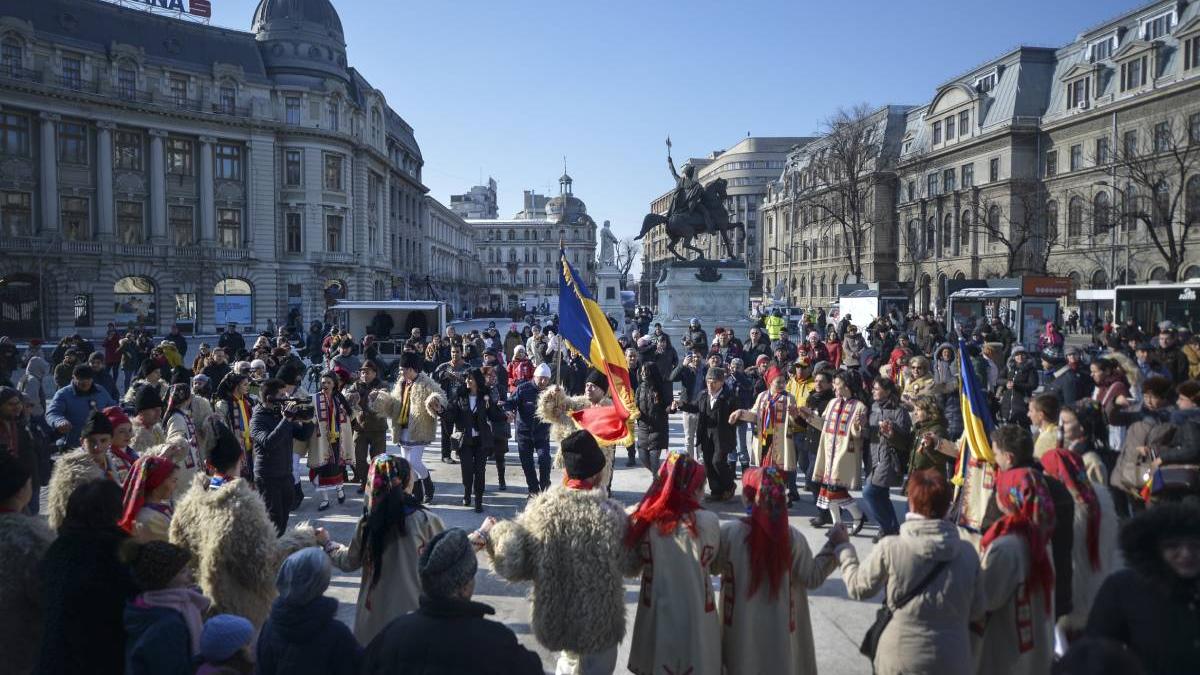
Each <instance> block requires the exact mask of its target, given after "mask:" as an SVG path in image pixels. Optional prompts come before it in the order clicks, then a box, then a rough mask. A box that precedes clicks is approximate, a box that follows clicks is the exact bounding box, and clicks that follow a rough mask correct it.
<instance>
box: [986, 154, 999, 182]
mask: <svg viewBox="0 0 1200 675" xmlns="http://www.w3.org/2000/svg"><path fill="white" fill-rule="evenodd" d="M998 180H1000V158H999V157H993V158H992V159H991V161H989V162H988V182H990V183H995V182H996V181H998Z"/></svg>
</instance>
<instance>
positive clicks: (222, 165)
mask: <svg viewBox="0 0 1200 675" xmlns="http://www.w3.org/2000/svg"><path fill="white" fill-rule="evenodd" d="M213 151H214V152H215V153H216V157H217V162H216V164H217V166H216V174H217V178H220V179H223V180H241V179H242V146H240V145H233V144H230V143H217V144H216V146H215V147H214V148H213Z"/></svg>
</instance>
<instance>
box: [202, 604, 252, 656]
mask: <svg viewBox="0 0 1200 675" xmlns="http://www.w3.org/2000/svg"><path fill="white" fill-rule="evenodd" d="M253 637H254V624H252V623H250V620H249V619H245V618H242V617H240V616H235V615H233V614H218V615H216V616H214V617H212V618H211V619H209V620H208V621H205V622H204V630H202V631H201V632H200V651H199V652H198V653H197V656H199V657H200V658H202V659H204V660H205V661H207V662H209V663H221V662H222V661H228V660H229V659H230V658H232V657H233V655H234V654H236V653H237V651H238V650H239V649H241V648H242V647H246V646H248V645H249V644H250V640H251V638H253Z"/></svg>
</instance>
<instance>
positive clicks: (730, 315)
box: [652, 261, 754, 357]
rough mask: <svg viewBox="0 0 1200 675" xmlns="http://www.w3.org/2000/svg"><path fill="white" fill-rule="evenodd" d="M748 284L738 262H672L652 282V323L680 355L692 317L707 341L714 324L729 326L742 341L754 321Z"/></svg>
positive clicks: (747, 273)
mask: <svg viewBox="0 0 1200 675" xmlns="http://www.w3.org/2000/svg"><path fill="white" fill-rule="evenodd" d="M750 286H751V284H750V273H749V270H747V269H746V264H745V263H742V262H709V261H700V262H697V261H687V262H681V261H676V262H672V263H670V264H669V265H668V266H667V267H666V268H665V269H664V270H663V272H662V275H661V276H660V277H659V278H658V282H657V283H656V284H655V287H656V288H657V289H658V315H657V316H655V317H654V322H655V323H661V324H662V326H663V331H665V332H666V333H667V335H670V336H671V343H672V345H674V347H675V349H676V350H677V351H679V354H680V357H682V356H683V352H684V347H683V340H682V338H683V336H684V335H686V334H687V330H688V322H689V321H690V320H691V319H693V318H695V319H699V320H700V325H701V327H702V328H704V332H705V333H707V334H708V338H709V340H710V341H711V340H712V338H713V329H715V328H716V327H717V326H722V327H724V328H726V329H731V330H733V332H734V335H736V336H737V337H738V338H739V339H741V340H745V339H746V336H748V335H749V334H750V327H751V326H752V325H753V323H754V322H753V321H751V319H750ZM652 325H653V324H652ZM707 347H708V345H705V348H706V349H707Z"/></svg>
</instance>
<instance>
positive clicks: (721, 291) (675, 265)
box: [636, 137, 753, 349]
mask: <svg viewBox="0 0 1200 675" xmlns="http://www.w3.org/2000/svg"><path fill="white" fill-rule="evenodd" d="M667 168H669V169H670V171H671V177H672V178H674V179H675V192H674V194H673V195H672V197H671V204H670V208H669V209H668V211H667V214H666V215H662V214H657V213H650V214H647V215H646V217H645V218H644V219H642V231H641V233H640V234H638V236H637V237H636V239H641V238H642V237H645V236H646V235H647V234H648V233H649V232H650V231H651V230H653V229H654V228H655V227H658V226H660V225H661V226H663V228H664V229H665V230H666V234H667V238H668V241H667V249H668V250H669V251H671V253H672V254H673V255H674V256H675V260H674V261H673V262H671V263H668V264H667V266H666V267H665V268H664V269H663V271H662V274H661V275H660V276H659V278H658V281H657V282H656V283H655V287H656V288H657V289H658V314H657V315H656V316H655V317H654V322H657V323H661V324H662V325H663V330H664V331H666V332H667V334H668V335H670V336H671V340H672V341H673V342H674V344H675V348H676V349H680V348H681V344H682V343H681V340H680V338H681V337H682V336H683V335H684V333H685V332H686V330H687V326H688V322H689V321H690V320H691V319H693V318H694V319H699V320H700V323H701V325H702V326H703V327H704V329H705V331H706V332H707V333H708V334H709V335H710V336H711V335H712V334H713V328H715V327H717V326H723V327H725V328H730V329H732V330H733V331H734V332H735V334H736V335H737V336H738V337H743V338H744V337H745V336H746V335H747V334H748V333H749V330H750V326H751V325H752V323H753V322H752V321H751V319H750V286H751V283H750V273H749V270H748V269H747V268H746V263H745V262H743V261H740V260H737V259H736V258H735V256H734V253H733V243H732V241H731V240H730V237H729V233H730V232H731V231H734V230H742V232H743V235H744V233H745V226H744V225H743V224H742V223H735V222H732V221H730V220H729V212H728V211H727V210H726V207H725V200H726V196H727V195H726V188H727V183H726V181H725V179H724V178H718V179H716V180H714V181H712V182H711V183H709V184H708V185H701V184H700V182H699V181H698V180H697V179H696V176H695V169H694V167H692V166H690V165H689V166H685V167H684V170H683V175H682V176H681V175H680V174H679V172H677V171H676V170H675V162H674V161H673V160H672V159H671V139H670V138H669V137H668V138H667ZM701 234H710V235H718V236H720V237H721V242H722V244H723V245H724V248H725V254H726V258H725V259H724V260H720V261H716V260H709V259H707V258H706V257H705V256H704V251H702V250H701V249H699V248H697V247H695V246H693V245H692V240H693V239H694V238H695V237H696V236H697V235H701ZM680 242H682V243H683V248H684V249H686V250H689V251H693V252H694V253H695V254H696V258H695V259H691V260H689V259H688V258H686V257H685V256H684V255H681V254H680V253H679V251H678V250H677V249H676V245H678V244H679V243H680Z"/></svg>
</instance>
